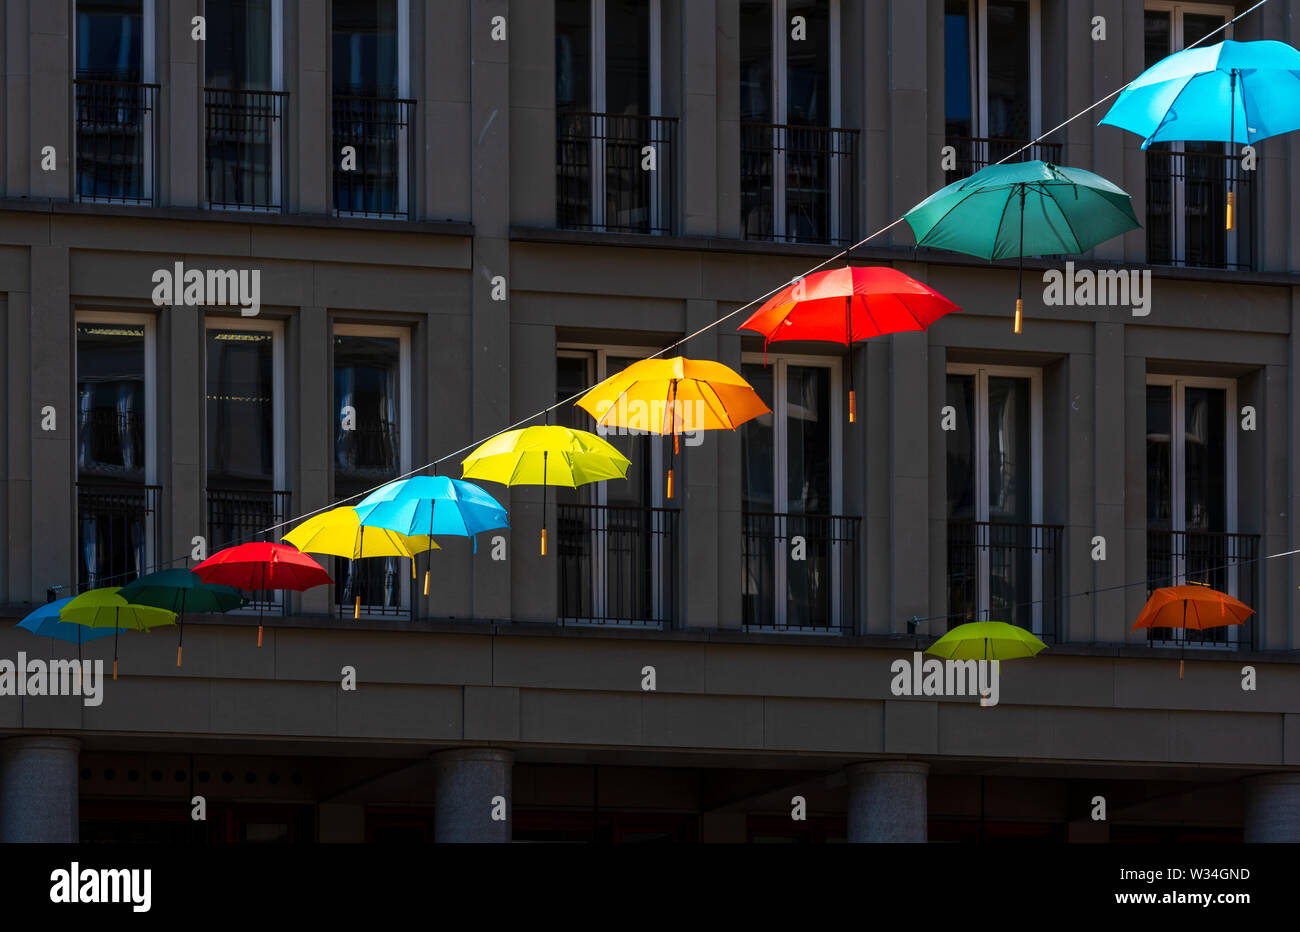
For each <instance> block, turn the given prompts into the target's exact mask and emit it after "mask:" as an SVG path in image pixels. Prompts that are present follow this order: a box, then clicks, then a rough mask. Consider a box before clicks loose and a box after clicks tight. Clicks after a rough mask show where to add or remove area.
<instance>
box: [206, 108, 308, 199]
mask: <svg viewBox="0 0 1300 932" xmlns="http://www.w3.org/2000/svg"><path fill="white" fill-rule="evenodd" d="M288 100H289V95H288V94H287V93H284V92H281V91H243V90H240V91H235V90H219V89H216V88H204V89H203V105H204V112H205V114H206V117H205V119H206V127H207V136H206V140H207V142H206V149H205V155H204V158H205V171H206V174H207V190H208V204H209V205H211V206H212V207H216V208H223V209H231V208H235V209H246V210H267V211H278V210H280V209H281V208H282V205H283V201H284V198H283V195H282V191H283V190H284V183H285V179H286V173H285V166H286V164H287V162H286V147H285V130H284V127H285V119H284V114H285V106H286V105H287V103H288Z"/></svg>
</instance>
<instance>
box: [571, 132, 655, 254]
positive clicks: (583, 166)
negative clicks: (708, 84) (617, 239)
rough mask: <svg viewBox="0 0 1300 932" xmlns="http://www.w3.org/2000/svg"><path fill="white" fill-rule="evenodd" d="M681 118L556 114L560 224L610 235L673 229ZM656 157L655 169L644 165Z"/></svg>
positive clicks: (572, 228)
mask: <svg viewBox="0 0 1300 932" xmlns="http://www.w3.org/2000/svg"><path fill="white" fill-rule="evenodd" d="M676 134H677V120H676V118H674V117H645V116H634V115H629V114H615V113H576V112H572V111H563V112H561V113H559V114H557V117H556V130H555V146H556V153H555V190H556V225H557V226H559V227H560V228H561V229H565V230H594V231H599V232H610V233H659V234H667V233H672V231H673V200H674V190H673V188H674V184H673V174H674V172H673V169H674V154H675V153H674V151H673V145H674V140H675V138H676ZM647 149H650V150H652V153H653V158H654V163H653V164H654V168H653V170H651V169H648V168H645V167H643V165H645V164H646V162H645V160H646V158H647V156H648V154H647V152H646V150H647Z"/></svg>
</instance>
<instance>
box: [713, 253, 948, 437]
mask: <svg viewBox="0 0 1300 932" xmlns="http://www.w3.org/2000/svg"><path fill="white" fill-rule="evenodd" d="M960 310H961V308H959V307H958V306H957V305H955V304H953V303H952V302H951V301H949V300H948V299H947V298H945V297H944V296H943V295H941V294H939V292H937V291H935V290H934V289H933V288H930V287H929V286H927V285H923V284H921V283H920V282H918V281H917V280H916V279H915V278H912V277H911V276H910V275H905V274H903V273H902V272H900V271H898V269H892V268H889V267H888V266H850V267H847V268H843V269H827V270H826V271H824V272H814V273H813V274H812V275H809V276H807V277H806V278H801V279H799V280H798V281H796V282H793V283H791V284H790V285H787V286H786V287H785V288H783V289H781V290H780V291H779V292H777V293H776V294H774V295H772V297H770V298H768V299H767V301H766V302H765V303H764V304H763V306H762V307H760V308H759V309H758V310H757V311H755V312H754V313H753V314H751V315H750V316H749V319H747V320H746V321H745V322H744V323H743V324H741V325H740V327H739V328H737V329H739V330H752V331H754V332H755V333H761V334H762V335H763V337H764V340H763V352H764V354H766V352H767V344H769V343H776V342H779V341H782V340H816V341H820V342H826V343H841V344H843V345H845V346H847V347H849V352H848V357H849V423H850V424H851V423H853V422H854V421H856V420H857V419H858V412H857V397H856V394H855V392H854V391H853V344H854V343H856V342H858V341H860V340H868V339H870V338H871V337H876V336H880V335H881V334H885V333H902V332H904V331H908V330H925V329H926V328H927V327H929V326H930V325H931V324H932V323H934V322H935V321H936V320H938V319H939V318H940V317H942V316H943V315H945V314H947V313H949V312H950V311H960Z"/></svg>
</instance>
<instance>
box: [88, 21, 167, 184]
mask: <svg viewBox="0 0 1300 932" xmlns="http://www.w3.org/2000/svg"><path fill="white" fill-rule="evenodd" d="M76 11H77V17H76V32H75V36H74V44H75V49H74V59H75V61H76V69H77V73H76V79H75V81H74V82H73V84H74V91H75V94H74V107H75V114H74V116H75V119H74V123H75V126H76V146H77V152H76V175H77V178H76V184H77V197H78V199H80V200H83V201H109V202H118V203H129V204H149V203H152V202H153V197H154V191H155V187H156V185H155V181H156V178H155V171H156V167H157V153H156V152H155V149H154V146H155V140H154V113H155V112H156V110H157V104H158V85H157V84H152V83H150V82H152V81H153V22H154V4H153V0H77V4H76Z"/></svg>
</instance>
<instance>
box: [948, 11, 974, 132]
mask: <svg viewBox="0 0 1300 932" xmlns="http://www.w3.org/2000/svg"><path fill="white" fill-rule="evenodd" d="M970 46H971V17H970V0H947V2H946V3H945V4H944V14H943V54H944V64H943V101H944V125H945V132H946V133H947V135H948V136H950V137H953V136H956V137H968V136H973V135H975V134H974V133H973V132H971V109H970V102H971V86H970V82H971V61H970Z"/></svg>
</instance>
